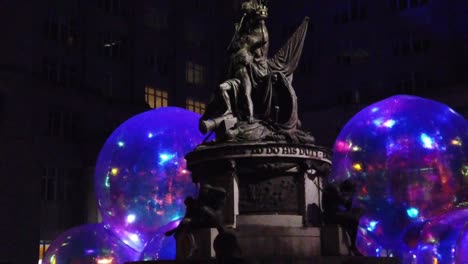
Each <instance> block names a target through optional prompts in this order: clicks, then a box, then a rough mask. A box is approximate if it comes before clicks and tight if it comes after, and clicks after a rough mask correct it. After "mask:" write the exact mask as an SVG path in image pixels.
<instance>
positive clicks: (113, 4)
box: [98, 0, 123, 15]
mask: <svg viewBox="0 0 468 264" xmlns="http://www.w3.org/2000/svg"><path fill="white" fill-rule="evenodd" d="M98 4H99V7H100V8H101V9H102V10H104V11H106V12H107V13H110V14H117V15H118V14H122V11H123V9H122V5H121V2H120V0H99V1H98Z"/></svg>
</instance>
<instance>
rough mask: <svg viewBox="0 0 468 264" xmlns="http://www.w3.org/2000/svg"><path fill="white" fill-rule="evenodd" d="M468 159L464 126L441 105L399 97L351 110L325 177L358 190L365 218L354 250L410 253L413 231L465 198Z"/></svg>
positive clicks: (356, 203) (467, 126)
mask: <svg viewBox="0 0 468 264" xmlns="http://www.w3.org/2000/svg"><path fill="white" fill-rule="evenodd" d="M467 158H468V123H467V122H466V120H465V119H464V118H463V117H462V116H461V115H459V114H457V113H456V112H455V111H453V110H452V109H450V108H449V107H448V106H446V105H444V104H441V103H439V102H435V101H432V100H428V99H423V98H419V97H415V96H406V95H399V96H393V97H390V98H388V99H385V100H382V101H380V102H377V103H375V104H373V105H371V106H369V107H366V108H365V109H363V110H362V111H360V112H359V113H358V114H356V115H355V116H354V117H353V118H352V119H351V120H350V121H349V122H348V123H347V124H346V126H345V127H344V128H343V130H342V131H341V132H340V134H339V136H338V138H337V140H336V142H335V146H334V156H333V167H332V172H331V175H330V178H329V179H330V182H331V183H340V182H343V181H344V180H346V179H352V180H353V181H354V182H355V183H356V185H357V187H358V188H357V195H356V199H355V200H354V202H353V206H354V207H359V208H362V209H363V210H364V212H365V214H366V215H365V217H366V219H369V220H366V221H367V223H365V224H364V222H362V221H361V223H360V229H359V230H360V232H359V233H358V239H357V245H358V249H359V250H360V251H361V252H362V253H363V254H365V255H368V256H376V255H379V256H380V255H381V254H382V253H380V251H381V250H385V252H392V253H394V254H395V255H399V256H402V255H404V254H403V253H405V252H409V251H410V250H414V248H413V247H414V241H417V239H418V237H417V234H418V232H416V231H414V230H420V229H421V228H422V225H423V224H424V223H425V222H426V221H428V220H429V219H431V217H433V216H435V215H438V214H440V212H443V211H446V210H448V209H450V208H451V207H453V206H454V204H456V203H459V202H463V201H466V199H467V198H468V197H467V195H468V188H467V187H468V177H465V176H463V171H464V169H463V168H466V166H467V165H468V161H467ZM361 220H363V219H361ZM372 221H373V222H372ZM370 223H378V224H376V225H375V228H374V227H373V224H370ZM377 249H378V251H379V253H376V250H377Z"/></svg>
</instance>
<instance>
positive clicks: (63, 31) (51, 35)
mask: <svg viewBox="0 0 468 264" xmlns="http://www.w3.org/2000/svg"><path fill="white" fill-rule="evenodd" d="M44 37H45V38H47V39H49V40H52V41H56V42H58V43H60V44H63V45H65V46H67V47H74V46H77V44H78V42H77V40H78V32H77V29H76V22H75V20H67V21H65V22H64V21H59V20H58V19H56V18H48V19H47V20H46V21H45V22H44Z"/></svg>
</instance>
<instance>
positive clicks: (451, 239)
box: [413, 208, 468, 264]
mask: <svg viewBox="0 0 468 264" xmlns="http://www.w3.org/2000/svg"><path fill="white" fill-rule="evenodd" d="M466 223H468V208H456V209H453V210H451V211H449V212H447V213H444V214H442V215H440V216H437V217H434V218H433V219H432V220H430V221H429V222H428V223H427V224H426V225H425V226H424V228H423V229H422V231H421V234H420V241H419V243H418V246H417V250H416V260H417V261H415V262H413V263H415V264H424V263H441V264H444V263H447V264H449V263H456V262H455V257H456V255H457V254H458V252H457V241H458V240H459V237H460V235H461V234H462V232H463V228H464V227H465V224H466ZM458 250H461V251H463V249H461V248H459V249H458ZM466 262H468V259H466ZM460 263H462V262H460Z"/></svg>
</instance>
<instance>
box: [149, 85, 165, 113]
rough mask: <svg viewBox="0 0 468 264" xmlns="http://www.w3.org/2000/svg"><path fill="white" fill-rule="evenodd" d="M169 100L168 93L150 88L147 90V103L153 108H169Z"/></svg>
mask: <svg viewBox="0 0 468 264" xmlns="http://www.w3.org/2000/svg"><path fill="white" fill-rule="evenodd" d="M168 99H169V98H168V94H167V91H163V90H158V89H154V88H152V87H149V86H147V87H146V88H145V101H146V103H147V104H148V105H149V107H151V108H159V107H163V106H168Z"/></svg>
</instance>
